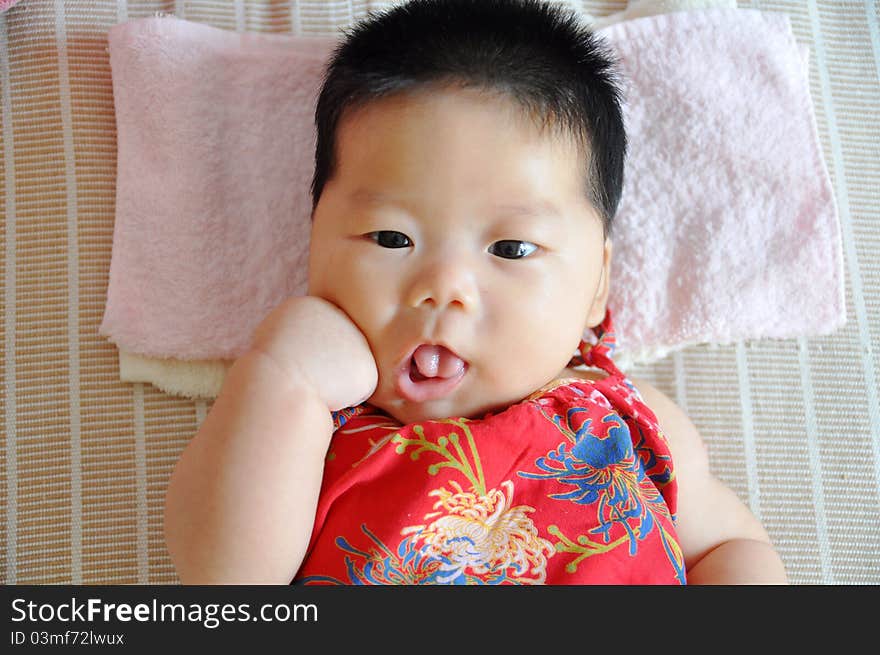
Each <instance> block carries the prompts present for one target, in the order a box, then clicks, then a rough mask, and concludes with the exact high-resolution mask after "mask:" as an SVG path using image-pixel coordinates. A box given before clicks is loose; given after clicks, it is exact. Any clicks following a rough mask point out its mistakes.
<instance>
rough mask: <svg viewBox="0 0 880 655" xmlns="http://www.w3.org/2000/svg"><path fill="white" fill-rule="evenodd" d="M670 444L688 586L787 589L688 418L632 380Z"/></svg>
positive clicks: (758, 530) (776, 560)
mask: <svg viewBox="0 0 880 655" xmlns="http://www.w3.org/2000/svg"><path fill="white" fill-rule="evenodd" d="M633 384H634V385H635V386H636V388H637V389H638V390H639V393H641V394H642V397H643V398H644V400H645V404H647V405H648V407H650V408H651V409H652V410H653V412H654V414H656V416H657V420H658V421H659V423H660V428H661V429H662V430H663V433H664V434H665V435H666V438H667V439H668V440H669V448H670V451H671V452H672V459H673V463H674V466H675V474H676V479H677V480H678V511H677V517H678V518H677V521H676V524H675V525H676V532H677V533H678V537H679V541H680V543H681V547H682V550H683V551H684V559H685V567H686V568H687V581H688V583H689V584H768V583H769V584H773V583H777V584H780V583H781V584H784V583H786V582H787V578H786V575H785V568H784V566H783V564H782V560H781V559H780V557H779V555H778V554H777V553H776V551H775V550H774V548H773V544H772V543H771V541H770V537H769V536H768V535H767V532H766V530H764V528H763V526H762V525H761V524H760V522H759V521H758V520H757V519H756V518H755V517H754V515H753V514H752V513H751V512H750V511H749V509H748V507H746V506H745V505H744V504H743V503H742V502H741V501H740V500H739V498H738V497H737V496H736V494H735V493H734V492H733V491H732V490H731V489H729V488H728V487H726V486H725V485H724V484H723V483H722V482H721V481H720V480H718V478H716V477H715V476H714V475H712V473H711V472H710V471H709V456H708V453H707V451H706V447H705V445H704V444H703V441H702V439H701V438H700V434H699V432H698V431H697V429H696V427H695V426H694V424H693V423H692V422H691V420H690V419H689V418H688V416H687V415H686V414H685V413H684V412H683V411H682V410H681V408H680V407H678V405H676V404H675V403H674V402H672V400H670V399H669V398H668V397H667V396H666V395H665V394H663V393H662V392H661V391H659V390H658V389H655V388H654V387H652V386H651V385H650V384H648V383H647V382H644V381H637V380H633Z"/></svg>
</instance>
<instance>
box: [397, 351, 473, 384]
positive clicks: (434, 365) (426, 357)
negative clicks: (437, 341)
mask: <svg viewBox="0 0 880 655" xmlns="http://www.w3.org/2000/svg"><path fill="white" fill-rule="evenodd" d="M465 365H466V364H465V362H464V360H463V359H462V358H461V357H459V356H458V355H456V354H455V353H454V352H452V351H451V350H449V349H448V348H446V347H444V346H434V345H430V344H422V345H421V346H419V347H418V348H416V349H415V352H413V355H412V357H411V358H410V367H409V377H410V379H411V380H412V381H413V382H422V381H424V380H428V379H431V378H452V377H455V376H456V375H458V374H459V373H461V372H462V371H463V370H464V368H465Z"/></svg>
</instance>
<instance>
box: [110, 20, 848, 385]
mask: <svg viewBox="0 0 880 655" xmlns="http://www.w3.org/2000/svg"><path fill="white" fill-rule="evenodd" d="M599 34H600V35H602V36H603V37H604V38H605V39H606V40H607V42H608V44H609V45H610V46H611V48H612V49H613V50H614V51H615V52H616V53H617V54H618V56H619V57H620V60H621V66H622V73H623V78H622V81H623V86H624V94H625V106H624V112H625V120H626V124H627V130H628V136H629V140H630V144H631V151H630V157H629V159H628V161H627V170H626V182H625V186H624V191H623V197H622V199H621V205H620V208H619V212H618V215H617V218H616V224H615V229H614V242H615V254H614V261H613V263H612V285H611V295H610V298H609V306H610V307H612V308H613V310H614V311H615V320H616V324H617V330H618V351H617V352H616V356H615V359H616V360H617V362H618V365H619V366H620V367H621V368H624V369H625V368H627V367H628V366H629V365H630V364H631V363H632V362H644V361H650V360H653V359H656V358H658V357H661V356H663V355H665V354H666V353H668V352H670V351H672V350H677V349H679V348H682V347H684V346H687V345H690V344H698V343H730V342H733V341H737V340H741V339H758V338H768V337H769V338H787V337H797V336H815V335H823V334H828V333H830V332H832V331H834V330H835V329H837V328H839V327H840V326H841V325H843V323H844V321H845V309H844V295H843V270H842V253H841V240H840V232H839V225H838V221H837V214H836V208H835V205H834V199H833V196H832V193H831V183H830V178H829V176H828V172H827V170H826V167H825V164H824V162H823V160H822V153H821V149H820V146H819V140H818V132H817V129H816V124H815V118H814V115H813V109H812V105H811V100H810V95H809V84H808V76H807V65H806V61H807V51H806V48H804V47H802V46H798V44H797V43H796V42H795V40H794V37H793V34H792V32H791V26H790V23H789V20H788V18H787V17H786V16H785V15H782V14H772V13H765V12H759V11H755V10H736V9H711V10H702V11H684V12H677V13H672V14H665V15H656V16H646V17H642V18H637V19H635V20H627V21H625V22H622V23H617V24H612V25H610V26H608V27H606V28H604V29H602V30H600V31H599ZM108 41H109V44H110V60H111V68H112V77H113V90H114V101H115V106H116V118H117V132H118V134H117V143H118V180H117V209H116V225H115V229H114V240H113V254H112V261H111V266H110V284H109V288H108V297H107V305H106V309H105V315H104V320H103V322H102V324H101V327H100V333H101V334H102V335H104V336H106V337H108V338H109V339H110V340H111V341H112V342H113V343H115V344H116V345H117V346H118V347H119V349H120V361H121V364H122V361H123V359H125V360H126V361H127V363H128V364H132V363H133V362H137V361H140V364H143V363H144V362H143V360H142V359H141V360H138V357H136V356H147V357H151V358H162V359H164V360H168V362H167V363H168V364H169V366H171V367H175V366H177V367H178V370H191V369H187V368H186V367H187V366H189V365H188V364H186V362H191V363H193V364H198V363H201V364H204V365H206V366H211V365H213V364H212V362H216V361H217V360H226V361H227V362H228V361H229V360H231V359H234V358H235V357H237V356H239V355H240V354H241V353H243V352H244V350H245V349H246V348H247V347H248V345H249V343H250V340H251V338H252V335H253V331H254V329H255V328H256V326H257V324H259V322H260V321H261V320H262V318H263V317H264V316H265V314H266V313H267V312H268V311H269V310H271V308H272V307H274V306H275V305H276V304H278V303H279V302H281V301H282V300H283V299H284V298H285V297H287V296H289V295H294V294H299V293H304V292H305V282H306V257H307V252H308V239H309V213H310V210H311V202H310V199H309V197H308V189H309V184H310V182H311V174H312V170H313V157H314V127H313V113H314V100H315V98H316V96H317V92H318V90H319V86H320V83H321V76H322V73H323V64H324V63H325V62H326V59H327V57H328V56H329V54H330V52H331V50H332V47H333V45H334V44H335V41H336V40H335V39H334V38H316V37H294V36H288V35H282V36H279V35H262V34H236V33H233V32H227V31H224V30H220V29H217V28H213V27H209V26H205V25H200V24H196V23H191V22H188V21H183V20H179V19H176V18H173V17H165V18H146V19H138V20H133V21H129V22H126V23H122V24H119V25H116V26H114V27H113V28H111V30H110V32H109V34H108ZM793 317H796V318H793ZM177 360H179V361H177ZM193 360H200V362H193ZM206 360H207V361H206ZM181 366H182V367H184V368H183V369H180V368H179V367H181ZM130 368H139V369H143V368H149V366H146V367H144V366H140V365H134V366H132V367H130ZM166 369H167V367H166ZM216 373H217V370H215V372H214V374H212V375H213V378H212V379H213V380H217V379H218V377H220V376H219V375H217V374H216ZM136 375H137V376H140V378H141V379H144V380H145V381H154V380H155V377H151V375H154V374H151V373H149V372H148V371H147V372H144V371H141V372H139V373H137V374H136ZM191 377H192V376H190V378H191ZM129 379H131V378H129ZM181 379H182V378H181ZM179 382H180V381H179ZM197 386H199V385H196V387H197ZM202 386H204V385H202ZM209 386H211V389H209V390H208V391H207V392H205V391H204V389H203V390H202V391H198V390H196V388H195V387H194V386H193V385H188V384H187V383H185V382H180V384H179V385H178V387H177V388H173V387H174V385H166V387H165V388H166V390H168V391H169V392H171V393H181V394H183V395H207V396H214V395H216V391H217V388H218V387H217V385H216V384H212V385H209Z"/></svg>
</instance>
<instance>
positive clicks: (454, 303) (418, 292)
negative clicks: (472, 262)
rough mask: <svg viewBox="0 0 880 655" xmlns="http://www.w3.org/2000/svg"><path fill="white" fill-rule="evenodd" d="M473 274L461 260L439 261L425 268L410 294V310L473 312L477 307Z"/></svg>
mask: <svg viewBox="0 0 880 655" xmlns="http://www.w3.org/2000/svg"><path fill="white" fill-rule="evenodd" d="M474 278H475V276H474V273H473V271H471V270H470V269H469V268H468V267H467V266H466V265H465V264H464V263H463V262H461V261H458V260H449V259H446V260H442V259H441V260H438V261H436V262H433V263H428V264H427V265H425V266H424V267H422V269H421V271H419V273H418V274H417V275H416V276H415V279H414V280H413V282H412V284H411V285H410V288H409V290H408V294H407V296H408V297H407V304H408V305H409V306H410V307H419V306H422V305H428V306H430V307H432V308H444V307H447V306H451V307H457V308H459V309H464V310H466V311H471V310H472V309H473V308H474V307H475V306H476V303H477V285H476V280H475V279H474Z"/></svg>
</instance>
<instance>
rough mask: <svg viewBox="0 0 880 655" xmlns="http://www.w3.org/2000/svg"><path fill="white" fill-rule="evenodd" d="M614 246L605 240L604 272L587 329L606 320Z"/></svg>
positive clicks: (600, 278)
mask: <svg viewBox="0 0 880 655" xmlns="http://www.w3.org/2000/svg"><path fill="white" fill-rule="evenodd" d="M612 249H613V244H612V243H611V239H610V238H606V239H605V250H604V255H603V261H602V272H601V274H600V277H599V285H598V287H597V288H596V295H595V296H594V298H593V302H592V304H591V305H590V311H589V312H588V313H587V325H586V327H587V328H594V327H596V326H597V325H599V323H601V322H602V321H603V320H604V318H605V309H606V306H607V305H608V290H609V289H610V287H611V284H610V281H611V280H610V278H611V252H612Z"/></svg>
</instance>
